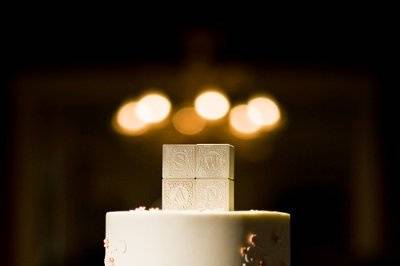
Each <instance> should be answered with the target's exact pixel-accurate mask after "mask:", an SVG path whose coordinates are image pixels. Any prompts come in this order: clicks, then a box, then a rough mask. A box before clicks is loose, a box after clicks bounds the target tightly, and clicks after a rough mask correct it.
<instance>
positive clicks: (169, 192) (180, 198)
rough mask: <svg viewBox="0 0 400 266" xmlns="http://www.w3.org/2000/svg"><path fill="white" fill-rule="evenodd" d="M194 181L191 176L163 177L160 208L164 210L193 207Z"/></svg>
mask: <svg viewBox="0 0 400 266" xmlns="http://www.w3.org/2000/svg"><path fill="white" fill-rule="evenodd" d="M195 181H196V180H195V179H192V178H175V179H171V178H168V179H163V180H162V208H163V209H164V210H190V209H193V208H194V189H195Z"/></svg>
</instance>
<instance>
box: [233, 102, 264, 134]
mask: <svg viewBox="0 0 400 266" xmlns="http://www.w3.org/2000/svg"><path fill="white" fill-rule="evenodd" d="M247 109H248V106H247V105H246V104H240V105H237V106H235V107H234V108H232V110H231V112H230V113H229V124H230V126H231V128H232V129H233V130H234V131H236V133H239V134H241V135H254V134H256V133H257V132H258V131H259V129H260V128H261V127H260V126H259V125H257V124H255V123H254V122H253V121H252V120H251V119H250V117H249V116H248V110H247Z"/></svg>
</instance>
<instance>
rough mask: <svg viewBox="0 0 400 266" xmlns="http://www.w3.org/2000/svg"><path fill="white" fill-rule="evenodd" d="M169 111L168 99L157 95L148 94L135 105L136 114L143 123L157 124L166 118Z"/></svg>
mask: <svg viewBox="0 0 400 266" xmlns="http://www.w3.org/2000/svg"><path fill="white" fill-rule="evenodd" d="M170 111H171V102H170V101H169V99H168V98H167V97H166V96H164V95H162V94H159V93H150V94H147V95H145V96H143V97H142V98H141V99H140V100H139V101H138V103H137V107H136V113H137V116H138V118H139V119H140V120H142V121H143V122H145V123H150V124H152V123H158V122H161V121H162V120H164V119H165V118H167V117H168V115H169V113H170Z"/></svg>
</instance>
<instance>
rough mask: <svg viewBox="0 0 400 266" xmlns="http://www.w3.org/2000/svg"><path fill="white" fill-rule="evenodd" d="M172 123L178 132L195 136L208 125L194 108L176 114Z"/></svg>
mask: <svg viewBox="0 0 400 266" xmlns="http://www.w3.org/2000/svg"><path fill="white" fill-rule="evenodd" d="M172 123H173V125H174V127H175V129H176V130H177V131H179V132H180V133H182V134H185V135H195V134H197V133H199V132H201V131H202V130H203V129H204V127H205V125H206V121H205V120H204V119H202V118H201V117H200V116H199V115H198V114H197V113H196V110H195V109H194V108H193V107H185V108H182V109H180V110H179V111H178V112H176V113H175V115H174V117H173V118H172Z"/></svg>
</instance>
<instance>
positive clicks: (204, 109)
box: [194, 90, 230, 120]
mask: <svg viewBox="0 0 400 266" xmlns="http://www.w3.org/2000/svg"><path fill="white" fill-rule="evenodd" d="M194 107H195V109H196V112H197V113H198V114H199V115H200V116H201V117H203V118H204V119H207V120H218V119H221V118H223V117H224V116H225V115H226V114H227V113H228V111H229V107H230V103H229V100H228V98H227V97H226V96H225V95H224V94H223V93H221V92H218V91H214V90H210V91H205V92H203V93H201V94H200V95H199V96H197V97H196V99H195V101H194Z"/></svg>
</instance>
